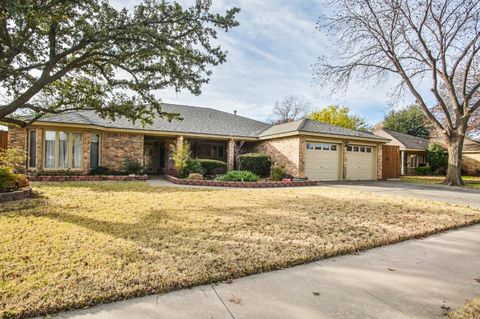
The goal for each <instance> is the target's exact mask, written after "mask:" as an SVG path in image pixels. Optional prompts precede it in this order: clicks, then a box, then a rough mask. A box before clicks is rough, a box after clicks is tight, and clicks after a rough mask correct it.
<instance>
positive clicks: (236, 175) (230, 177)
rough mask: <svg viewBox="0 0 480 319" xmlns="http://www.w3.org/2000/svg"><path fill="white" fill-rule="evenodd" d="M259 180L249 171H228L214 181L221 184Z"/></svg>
mask: <svg viewBox="0 0 480 319" xmlns="http://www.w3.org/2000/svg"><path fill="white" fill-rule="evenodd" d="M259 179H260V178H259V177H258V176H257V175H256V174H254V173H252V172H249V171H230V172H227V173H226V174H224V175H220V176H217V178H215V180H216V181H222V182H257V181H258V180H259Z"/></svg>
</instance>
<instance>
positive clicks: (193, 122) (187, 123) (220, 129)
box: [39, 104, 270, 137]
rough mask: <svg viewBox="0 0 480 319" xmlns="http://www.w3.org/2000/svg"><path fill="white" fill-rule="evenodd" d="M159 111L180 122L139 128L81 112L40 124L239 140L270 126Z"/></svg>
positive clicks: (173, 108)
mask: <svg viewBox="0 0 480 319" xmlns="http://www.w3.org/2000/svg"><path fill="white" fill-rule="evenodd" d="M162 111H163V112H169V113H179V114H180V117H182V118H183V120H181V121H179V120H172V121H171V122H169V121H168V120H167V119H165V118H156V119H154V120H153V123H152V124H151V125H146V126H145V127H142V125H141V123H139V122H136V123H135V124H134V123H133V122H131V121H129V120H127V119H126V118H124V117H119V118H117V119H116V120H115V121H111V120H108V119H102V118H101V117H100V116H99V115H98V114H97V113H95V112H94V111H80V112H75V113H63V114H59V115H54V116H50V117H45V118H42V119H41V120H40V121H39V122H56V123H68V124H86V125H96V126H101V127H106V128H121V129H135V130H148V131H166V132H182V133H195V134H206V135H221V136H241V137H256V136H257V135H258V134H259V133H260V132H262V131H264V130H265V129H267V128H268V127H270V125H269V124H267V123H263V122H260V121H256V120H252V119H249V118H246V117H243V116H239V115H235V114H232V113H226V112H223V111H218V110H214V109H211V108H205V107H196V106H186V105H174V104H163V105H162Z"/></svg>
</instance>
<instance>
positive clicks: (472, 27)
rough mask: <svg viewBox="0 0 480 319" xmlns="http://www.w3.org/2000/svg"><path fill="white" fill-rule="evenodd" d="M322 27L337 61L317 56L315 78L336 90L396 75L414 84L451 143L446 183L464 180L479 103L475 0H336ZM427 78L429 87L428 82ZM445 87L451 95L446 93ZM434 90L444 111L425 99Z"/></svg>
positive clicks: (478, 9) (479, 5)
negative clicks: (465, 154) (426, 87)
mask: <svg viewBox="0 0 480 319" xmlns="http://www.w3.org/2000/svg"><path fill="white" fill-rule="evenodd" d="M332 5H333V6H334V7H335V10H334V11H333V13H332V15H330V16H328V17H324V18H321V19H320V21H319V25H318V27H319V28H320V29H327V30H328V31H329V32H330V34H331V35H333V36H335V37H336V38H335V41H336V42H335V45H336V47H339V48H340V52H336V54H335V57H332V59H334V60H335V61H334V62H332V61H328V60H330V59H325V58H320V60H319V62H318V64H317V65H316V67H315V71H316V77H317V79H319V80H320V81H321V82H322V83H323V84H324V85H327V84H328V85H331V86H332V88H340V87H341V88H347V87H348V85H349V83H350V82H351V81H368V80H371V79H376V80H378V81H385V80H386V78H387V77H388V76H389V75H395V76H396V77H397V78H398V79H399V80H400V81H399V86H398V88H399V91H403V90H405V89H406V90H409V91H410V92H411V93H412V95H413V96H414V97H415V99H416V103H417V104H418V105H419V106H420V107H421V109H422V111H423V113H424V114H425V116H426V117H427V118H428V120H429V121H430V122H431V123H432V125H433V126H434V128H435V129H436V130H438V131H439V132H440V135H441V137H442V139H443V141H444V142H445V145H446V147H447V149H448V153H449V157H448V171H447V177H446V180H445V183H447V184H448V185H462V184H463V181H462V178H461V160H462V148H463V141H464V138H465V133H466V131H467V128H468V124H469V120H470V119H471V118H472V117H476V116H477V114H478V112H479V108H480V99H479V98H478V91H479V89H480V81H479V79H478V78H477V77H476V76H475V72H474V67H473V66H474V65H475V64H476V63H478V59H479V51H480V2H479V1H478V0H423V1H417V0H337V1H334V2H332ZM426 83H427V84H429V87H430V92H424V90H423V89H422V88H423V85H425V84H426ZM442 88H444V91H445V93H446V94H442V90H443V89H442ZM431 96H433V98H434V99H435V101H436V102H435V104H436V105H437V106H438V108H439V109H440V110H441V111H440V112H441V114H440V115H439V114H438V112H432V108H433V107H434V106H435V105H427V102H426V101H428V98H429V97H431Z"/></svg>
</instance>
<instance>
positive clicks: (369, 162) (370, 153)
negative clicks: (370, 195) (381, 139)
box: [346, 145, 376, 180]
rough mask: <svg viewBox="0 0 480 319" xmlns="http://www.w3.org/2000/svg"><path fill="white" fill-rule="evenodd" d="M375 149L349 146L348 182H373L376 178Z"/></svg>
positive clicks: (363, 146)
mask: <svg viewBox="0 0 480 319" xmlns="http://www.w3.org/2000/svg"><path fill="white" fill-rule="evenodd" d="M375 150H376V149H375V147H372V146H366V145H349V146H348V147H347V155H346V156H347V158H346V160H347V167H346V168H347V174H346V177H347V180H371V179H375V178H374V168H375V160H376V156H375V155H376V151H375Z"/></svg>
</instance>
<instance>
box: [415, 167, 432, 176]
mask: <svg viewBox="0 0 480 319" xmlns="http://www.w3.org/2000/svg"><path fill="white" fill-rule="evenodd" d="M415 173H416V174H417V175H431V174H432V168H431V167H430V166H421V167H416V168H415Z"/></svg>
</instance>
